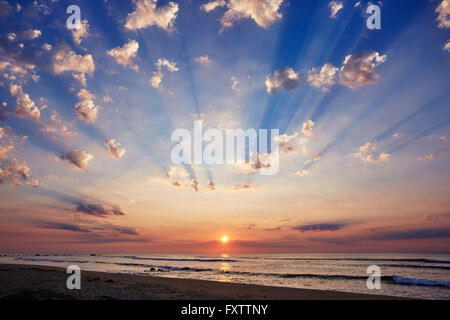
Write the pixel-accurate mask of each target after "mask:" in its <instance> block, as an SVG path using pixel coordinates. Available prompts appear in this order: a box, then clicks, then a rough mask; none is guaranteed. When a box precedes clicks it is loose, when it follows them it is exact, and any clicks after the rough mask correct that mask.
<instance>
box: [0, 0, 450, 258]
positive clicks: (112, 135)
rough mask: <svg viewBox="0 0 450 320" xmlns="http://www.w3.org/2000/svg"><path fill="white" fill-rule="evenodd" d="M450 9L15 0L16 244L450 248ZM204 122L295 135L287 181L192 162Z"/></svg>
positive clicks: (9, 162)
mask: <svg viewBox="0 0 450 320" xmlns="http://www.w3.org/2000/svg"><path fill="white" fill-rule="evenodd" d="M214 3H215V4H217V6H216V7H215V8H214V9H211V8H212V4H214ZM446 3H447V2H446V1H441V0H439V1H438V0H435V1H427V0H423V1H392V0H388V1H383V2H382V3H381V2H376V3H375V2H374V4H376V5H378V6H379V7H380V8H381V29H380V30H369V29H367V27H366V19H367V17H368V15H367V14H366V13H365V11H366V8H367V6H368V5H369V4H370V3H368V2H367V1H360V2H357V1H353V0H352V1H351V0H342V1H328V0H327V1H325V0H324V1H307V0H298V1H293V0H252V1H247V2H245V1H244V2H243V1H241V0H222V1H194V0H191V1H188V0H180V1H172V2H170V1H162V0H161V1H156V2H155V1H153V0H137V1H119V0H118V1H112V0H108V1H106V0H105V1H62V0H59V1H51V0H48V1H42V0H41V1H35V2H32V1H12V0H8V1H6V0H0V8H1V9H2V13H1V16H0V18H1V20H0V28H1V33H0V74H1V76H0V103H2V102H4V105H3V106H0V111H1V113H0V115H1V118H2V119H3V120H2V121H1V122H0V127H1V128H3V131H1V132H3V133H2V138H1V139H0V142H1V144H0V145H1V147H2V149H1V150H2V153H0V156H1V159H0V160H1V169H2V171H0V172H1V173H2V176H1V181H2V183H1V184H0V190H1V194H0V199H1V205H0V227H1V228H2V229H3V230H7V229H8V230H17V232H11V233H5V234H4V235H3V238H4V239H3V240H5V241H6V242H5V241H3V243H7V244H6V245H3V246H0V249H4V250H13V249H14V250H16V251H17V250H32V249H48V250H50V248H51V249H53V250H56V249H58V250H61V251H64V248H61V247H59V246H58V243H60V242H61V241H63V242H64V243H67V246H68V247H67V248H69V249H67V248H65V249H67V250H77V249H79V250H82V249H83V248H84V247H83V246H81V247H79V243H80V242H82V243H86V245H92V244H94V245H98V246H100V248H103V249H104V250H114V249H116V248H123V250H144V251H145V250H149V251H155V250H156V251H157V250H166V251H176V250H179V251H192V250H194V248H202V250H203V248H204V251H207V252H210V251H211V250H212V249H211V243H214V241H215V240H217V239H220V237H221V236H222V235H223V234H225V233H226V234H229V235H231V236H230V239H232V240H234V241H235V247H236V251H245V250H247V251H248V250H250V251H252V250H263V251H264V250H266V251H270V250H284V251H292V250H294V251H298V250H300V251H301V250H312V251H314V250H315V251H323V250H324V247H323V238H324V237H325V238H327V239H329V241H330V243H332V245H335V246H336V248H337V249H336V250H350V251H352V250H372V251H374V250H375V251H376V248H381V247H383V246H381V245H380V241H388V242H389V244H388V246H389V247H390V248H391V249H392V250H406V251H407V250H413V248H416V246H417V243H418V241H420V243H421V244H422V247H421V249H423V250H430V251H445V250H447V251H448V249H449V248H448V245H447V246H445V245H443V244H442V238H446V239H447V240H448V238H449V236H450V231H449V230H450V229H449V227H450V223H449V222H450V221H449V219H450V217H449V216H448V208H449V202H448V193H449V191H450V190H449V184H448V181H449V178H450V172H449V169H448V163H449V142H448V139H449V138H450V132H449V128H450V127H449V124H450V109H449V101H450V90H449V87H450V85H449V76H448V75H449V71H450V59H449V58H450V53H449V52H450V48H449V47H448V46H446V44H447V43H448V41H449V39H450V34H449V26H450V22H449V12H448V10H449V8H450V5H449V6H448V7H446V6H445V4H446ZM71 4H76V5H78V6H79V7H80V9H81V19H82V21H83V23H85V25H84V29H82V30H81V31H78V32H79V33H78V34H77V33H76V32H75V33H74V32H73V31H71V30H68V29H67V28H66V19H67V17H68V16H69V15H68V14H67V13H66V9H67V7H68V6H69V5H71ZM207 4H210V7H209V9H211V10H209V9H208V7H205V5H207ZM139 8H144V9H145V10H144V9H143V11H140V9H139ZM333 8H335V10H337V11H336V12H335V14H333V11H332V9H333ZM86 26H87V27H86ZM58 57H59V58H58ZM321 71H322V73H321ZM349 77H350V78H349ZM30 101H31V102H30ZM36 109H37V110H38V111H37V110H36ZM83 110H84V111H83ZM37 113H38V114H39V115H38V116H37ZM198 120H201V121H202V122H203V125H204V127H205V128H218V129H221V130H224V129H228V128H230V129H234V128H243V129H248V128H255V129H263V128H267V129H280V134H282V135H284V136H282V137H283V139H285V140H283V141H285V146H289V147H290V148H289V150H288V149H283V148H282V151H281V155H280V172H279V174H278V175H276V176H271V177H264V176H260V175H259V174H258V172H256V171H257V170H250V171H249V170H245V169H248V168H242V167H241V166H230V165H228V166H220V165H215V166H206V165H193V166H176V165H174V164H173V163H172V161H171V158H170V152H171V148H172V147H173V145H174V144H173V142H171V141H170V135H171V133H172V131H173V130H175V129H177V128H186V129H188V130H191V129H192V128H193V124H194V121H198ZM308 124H309V127H308ZM305 126H306V127H305ZM30 208H33V209H32V210H31V209H30ZM430 217H431V218H430ZM424 221H426V223H424ZM323 224H330V225H331V224H334V225H339V226H341V227H342V228H339V229H338V230H320V231H317V230H316V231H308V232H299V230H310V229H312V230H313V229H315V228H304V227H302V226H310V225H323ZM56 225H59V226H64V228H59V229H58V228H57V227H55V226H56ZM68 225H70V226H72V228H68V227H67V226H68ZM49 226H53V227H49ZM119 227H121V228H127V229H126V230H128V231H129V232H121V231H118V230H122V231H123V229H120V228H119ZM80 228H82V229H83V230H85V232H79V231H76V230H79V229H80ZM424 228H425V229H426V230H431V232H428V233H426V234H431V235H433V234H435V235H436V236H435V237H432V236H431V237H428V238H427V239H425V240H424V239H421V238H414V237H411V239H410V242H407V241H406V242H405V241H404V240H402V241H397V240H398V239H397V238H396V239H397V240H395V241H394V240H392V239H388V238H386V239H385V240H379V239H380V238H381V239H382V238H383V234H387V232H389V234H393V233H395V232H398V233H402V232H406V231H408V232H409V233H408V234H413V235H414V234H415V233H414V231H417V234H424V233H423V232H420V231H422V230H423V229H424ZM316 229H317V228H316ZM319 229H320V228H319ZM74 230H75V231H74ZM86 230H88V231H86ZM274 230H276V231H274ZM374 230H375V231H374ZM44 231H45V233H44ZM434 231H435V232H434ZM368 232H376V233H377V234H381V236H378V237H369V236H367V233H368ZM433 232H434V233H433ZM19 235H22V236H20V237H19ZM25 235H26V236H25ZM364 235H365V236H364ZM18 237H19V238H20V239H21V240H20V241H19V240H17V239H18ZM355 238H357V239H363V240H361V241H359V242H358V244H351V243H350V242H349V241H350V240H351V239H355ZM374 238H377V240H376V241H375V240H373V239H374ZM336 239H337V240H336ZM371 239H372V240H371ZM334 240H336V241H334ZM338 240H339V241H338ZM37 241H38V242H42V246H37V245H36V242H37ZM333 241H334V242H333ZM105 243H107V244H108V245H110V247H108V246H107V245H105ZM342 243H344V245H343V244H342ZM447 243H448V242H447ZM74 244H77V246H78V247H76V246H75V245H74ZM250 244H251V245H250ZM306 244H307V245H306ZM113 246H115V247H113ZM280 248H281V249H280ZM327 248H328V247H327ZM374 248H375V249H374Z"/></svg>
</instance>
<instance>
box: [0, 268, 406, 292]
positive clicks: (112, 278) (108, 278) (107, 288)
mask: <svg viewBox="0 0 450 320" xmlns="http://www.w3.org/2000/svg"><path fill="white" fill-rule="evenodd" d="M69 276H70V275H69V274H67V273H66V270H65V269H64V268H59V267H52V266H37V265H13V264H0V283H1V286H0V300H115V299H117V300H387V299H398V298H397V297H389V296H382V295H367V294H358V293H345V292H333V291H325V290H310V289H296V288H283V287H273V286H260V285H250V284H236V283H225V282H218V281H206V280H191V279H175V278H165V277H154V276H151V275H135V274H120V273H106V272H93V271H82V272H81V289H80V290H69V289H67V287H66V280H67V278H68V277H69Z"/></svg>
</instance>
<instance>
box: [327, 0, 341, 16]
mask: <svg viewBox="0 0 450 320" xmlns="http://www.w3.org/2000/svg"><path fill="white" fill-rule="evenodd" d="M328 6H329V7H330V11H331V13H330V18H336V15H337V14H338V12H339V11H340V10H341V9H342V8H344V5H343V4H342V2H339V1H331V2H330V3H329V4H328Z"/></svg>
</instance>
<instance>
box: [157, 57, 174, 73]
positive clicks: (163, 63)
mask: <svg viewBox="0 0 450 320" xmlns="http://www.w3.org/2000/svg"><path fill="white" fill-rule="evenodd" d="M155 65H156V67H157V68H158V69H159V70H162V68H163V67H166V68H167V70H169V71H170V72H174V71H178V70H179V69H178V68H177V63H176V62H174V61H169V60H167V59H165V58H159V59H158V61H157V62H156V64H155Z"/></svg>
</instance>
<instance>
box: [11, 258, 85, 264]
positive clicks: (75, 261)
mask: <svg viewBox="0 0 450 320" xmlns="http://www.w3.org/2000/svg"><path fill="white" fill-rule="evenodd" d="M14 260H24V261H32V262H57V263H59V262H61V263H64V262H72V263H86V262H89V261H87V260H56V259H43V258H23V257H16V258H14Z"/></svg>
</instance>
